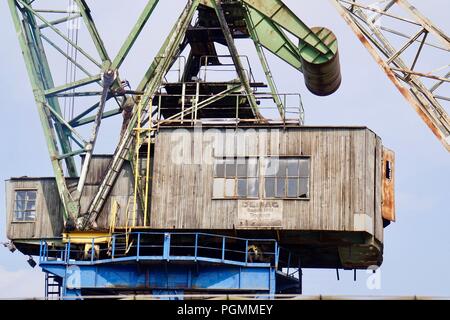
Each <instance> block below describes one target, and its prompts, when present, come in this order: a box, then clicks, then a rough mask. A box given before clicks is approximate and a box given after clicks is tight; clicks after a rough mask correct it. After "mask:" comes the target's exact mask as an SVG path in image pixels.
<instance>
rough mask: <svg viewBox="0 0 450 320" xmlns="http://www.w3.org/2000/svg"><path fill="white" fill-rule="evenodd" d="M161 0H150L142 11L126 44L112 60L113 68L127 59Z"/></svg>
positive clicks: (118, 66) (116, 67)
mask: <svg viewBox="0 0 450 320" xmlns="http://www.w3.org/2000/svg"><path fill="white" fill-rule="evenodd" d="M158 2H159V0H149V1H148V3H147V5H146V6H145V8H144V10H143V11H142V13H141V15H140V16H139V19H138V21H137V22H136V24H135V25H134V27H133V29H132V30H131V32H130V35H129V36H128V37H127V39H126V40H125V42H124V44H123V45H122V47H121V49H120V50H119V53H118V54H117V56H116V58H115V59H114V61H113V62H112V66H111V68H112V69H113V70H116V69H118V68H120V66H121V65H122V63H123V61H124V60H125V58H126V56H127V55H128V53H129V52H130V50H131V48H132V47H133V45H134V43H135V41H136V39H137V38H138V37H139V35H140V33H141V31H142V29H143V28H144V26H145V24H146V23H147V21H148V19H149V18H150V16H151V15H152V13H153V11H154V10H155V8H156V5H157V4H158Z"/></svg>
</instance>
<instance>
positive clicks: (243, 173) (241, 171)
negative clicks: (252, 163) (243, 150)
mask: <svg viewBox="0 0 450 320" xmlns="http://www.w3.org/2000/svg"><path fill="white" fill-rule="evenodd" d="M237 176H238V177H247V163H246V162H245V161H244V160H243V159H241V160H238V164H237Z"/></svg>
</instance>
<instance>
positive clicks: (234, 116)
mask: <svg viewBox="0 0 450 320" xmlns="http://www.w3.org/2000/svg"><path fill="white" fill-rule="evenodd" d="M8 1H9V6H10V9H11V14H12V18H13V21H14V25H15V27H16V31H17V35H18V38H19V41H20V45H21V48H22V51H23V55H24V58H25V62H26V66H27V70H28V73H29V76H30V79H31V84H32V87H33V92H34V95H35V100H36V104H37V107H38V111H39V117H40V121H41V124H42V128H43V131H44V134H45V137H46V141H47V147H48V150H49V154H50V160H51V162H52V165H53V170H54V175H55V177H54V178H28V177H22V178H11V179H10V180H9V181H8V183H7V208H8V210H7V211H8V237H9V238H10V239H11V240H12V241H13V243H14V245H15V246H16V247H17V248H18V249H19V250H21V251H22V252H24V253H26V254H30V255H39V263H40V266H41V267H42V269H43V270H44V272H46V275H47V277H46V283H47V284H48V288H54V287H56V288H57V289H58V290H56V291H55V292H54V293H55V294H56V295H57V296H58V297H64V298H74V297H76V298H81V297H86V296H91V295H111V294H113V295H114V294H129V293H132V294H134V293H147V294H155V295H158V294H159V295H161V294H177V295H181V296H182V295H183V294H187V293H217V292H227V293H243V294H255V295H271V296H273V295H274V294H275V293H301V269H302V268H304V267H310V268H319V267H323V268H367V267H369V266H373V265H376V266H377V265H380V264H381V262H382V251H383V228H384V227H385V226H386V225H387V224H389V222H390V221H394V220H395V213H394V197H393V185H394V174H393V172H394V156H393V153H392V152H391V151H389V150H388V149H385V148H383V146H382V144H381V139H380V138H379V137H378V136H376V134H374V133H373V132H372V131H370V130H368V129H367V128H361V127H345V128H339V127H306V126H304V123H303V106H302V104H301V98H300V95H298V94H281V93H279V92H278V91H277V88H276V85H275V83H274V80H273V78H272V73H271V70H270V68H269V64H268V61H267V59H266V56H265V53H266V52H271V53H272V54H274V55H275V56H277V57H279V58H280V59H282V60H283V61H285V62H286V63H288V64H289V65H291V66H292V67H294V68H295V69H296V70H298V71H300V72H302V73H303V76H304V79H305V83H306V86H307V88H308V89H309V90H310V91H311V92H312V93H313V94H316V95H319V96H325V95H329V94H332V93H333V92H335V91H336V90H337V89H338V87H339V85H340V83H341V76H340V67H339V55H338V48H337V40H336V37H335V36H334V34H333V33H332V32H331V31H330V30H328V29H326V28H318V27H315V28H309V27H308V26H306V25H305V24H304V23H303V22H302V21H301V20H300V19H299V18H298V17H297V16H296V15H295V14H294V13H293V12H292V11H291V10H290V9H289V8H288V7H287V6H286V5H285V4H284V3H283V2H282V1H280V0H264V1H261V0H189V1H187V4H186V6H185V8H184V9H183V11H182V13H181V15H180V17H179V19H178V20H177V22H176V24H175V26H174V27H173V29H172V31H171V32H170V34H169V35H168V37H167V38H166V40H165V42H164V44H163V45H162V47H161V49H160V50H159V52H158V54H157V55H156V57H155V58H154V60H153V61H152V62H151V64H150V66H149V67H148V68H147V69H146V71H145V74H144V77H143V78H142V80H141V82H140V83H139V84H138V85H137V86H136V87H135V88H132V87H130V85H129V83H128V81H127V80H125V79H124V78H122V76H123V74H121V72H120V70H121V66H122V64H123V63H124V61H126V59H127V56H128V53H129V52H130V50H131V48H132V46H133V44H134V43H135V42H136V40H137V39H138V38H139V36H140V35H141V32H142V31H143V29H144V26H145V25H146V23H147V21H148V20H149V19H150V17H151V15H152V14H154V12H155V8H156V6H157V4H158V1H157V0H150V1H148V3H147V5H146V6H145V8H144V9H143V10H142V13H141V15H140V17H139V19H138V20H137V22H136V24H135V25H134V27H133V29H132V31H131V32H130V35H129V36H128V38H127V39H126V40H125V42H124V44H123V45H122V47H121V49H120V50H119V53H118V54H117V56H116V57H114V58H112V57H110V56H109V54H108V51H107V49H106V47H105V45H104V42H103V41H102V39H101V37H100V34H99V32H98V30H97V28H96V25H95V23H94V19H93V15H92V14H91V11H90V9H89V7H88V5H87V2H86V1H84V0H75V1H74V2H73V6H70V7H69V8H60V7H57V5H56V4H55V7H51V8H48V7H44V6H43V5H44V1H40V0H36V1H27V0H8ZM41 2H42V3H41ZM45 3H47V2H45ZM81 22H82V24H81ZM80 24H81V26H80ZM64 25H66V26H69V28H68V30H69V32H68V33H65V32H63V31H61V30H63V29H62V27H61V26H64ZM80 27H81V28H80ZM78 30H84V31H85V33H86V35H85V37H81V35H80V39H81V38H82V39H83V40H84V41H86V40H87V39H89V41H88V42H86V43H82V41H81V40H80V41H79V39H78V36H79V34H78ZM80 32H81V31H80ZM288 34H289V36H288ZM236 39H249V40H250V41H252V42H253V43H254V45H255V49H256V52H257V56H258V58H259V63H260V64H261V66H262V69H263V70H264V75H265V80H264V81H265V82H259V81H257V80H256V79H255V76H254V74H253V71H252V67H251V65H252V63H251V62H250V61H249V59H248V58H247V57H245V56H243V55H240V53H239V50H238V49H239V48H238V46H237V43H236V41H235V40H236ZM293 39H295V40H293ZM219 45H221V46H223V47H225V48H226V49H227V51H228V53H229V54H226V55H223V54H218V49H217V48H218V46H219ZM88 48H95V50H96V54H92V53H90V50H89V49H88ZM69 49H70V50H69ZM51 50H52V55H53V56H54V55H55V54H59V55H60V56H61V57H62V58H63V60H57V59H55V61H50V60H51V59H50V54H49V52H50V51H51ZM184 53H186V56H185V55H184ZM61 61H64V63H65V65H66V70H70V72H69V73H68V74H66V81H63V84H58V83H56V80H55V79H56V78H57V77H58V76H57V73H54V72H55V70H58V69H57V68H58V67H60V65H59V66H58V62H59V63H61ZM224 69H225V71H226V72H228V73H229V72H230V69H231V73H232V78H231V79H229V78H228V79H227V78H226V76H224V73H221V72H220V71H221V70H222V71H223V70H224ZM60 70H61V69H60ZM226 72H225V73H226ZM174 74H175V76H173V75H174ZM118 115H122V116H123V122H122V127H121V128H120V129H118V132H117V133H118V134H119V135H120V138H119V141H118V144H117V147H116V149H115V151H114V153H113V154H111V155H95V154H94V150H95V146H96V142H97V140H98V138H102V137H100V136H99V130H100V127H101V125H102V123H103V121H105V119H106V118H109V117H113V116H118ZM79 157H80V158H81V165H77V163H78V159H79ZM52 292H53V291H52V290H51V289H48V290H46V294H48V295H50V294H51V293H52Z"/></svg>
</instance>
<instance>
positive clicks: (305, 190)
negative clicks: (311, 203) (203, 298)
mask: <svg viewBox="0 0 450 320" xmlns="http://www.w3.org/2000/svg"><path fill="white" fill-rule="evenodd" d="M298 196H299V198H309V179H308V178H300V183H299V193H298Z"/></svg>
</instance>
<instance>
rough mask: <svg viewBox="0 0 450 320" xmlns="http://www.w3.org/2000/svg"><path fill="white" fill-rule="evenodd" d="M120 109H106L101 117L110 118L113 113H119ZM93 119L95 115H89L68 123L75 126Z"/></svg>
mask: <svg viewBox="0 0 450 320" xmlns="http://www.w3.org/2000/svg"><path fill="white" fill-rule="evenodd" d="M121 113H122V110H121V109H119V108H116V109H114V110H110V111H106V112H104V113H103V116H102V119H106V118H110V117H113V116H115V115H118V114H121ZM94 121H95V116H90V117H86V118H82V119H79V120H76V121H71V122H70V124H71V125H72V126H73V127H74V128H76V127H80V126H83V125H86V124H88V123H92V122H94Z"/></svg>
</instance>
